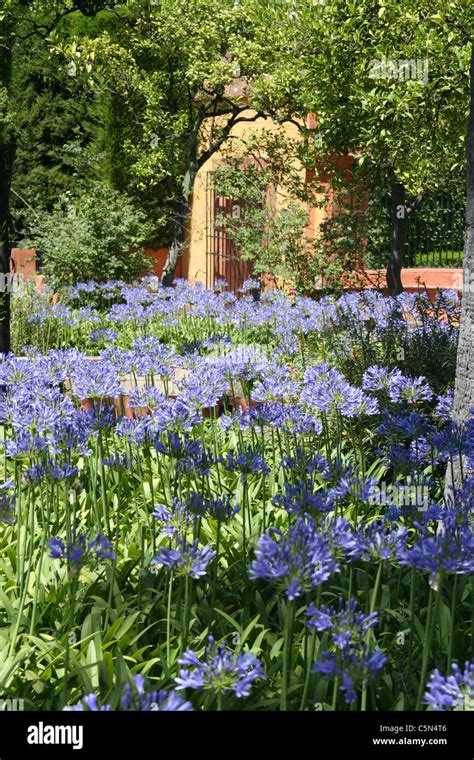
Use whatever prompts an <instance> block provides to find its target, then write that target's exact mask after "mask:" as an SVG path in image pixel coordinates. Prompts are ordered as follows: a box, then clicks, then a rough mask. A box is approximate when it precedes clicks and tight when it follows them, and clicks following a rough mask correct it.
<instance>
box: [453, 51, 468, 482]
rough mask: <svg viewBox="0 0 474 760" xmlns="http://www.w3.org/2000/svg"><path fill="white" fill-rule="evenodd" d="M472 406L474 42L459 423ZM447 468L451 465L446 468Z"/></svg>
mask: <svg viewBox="0 0 474 760" xmlns="http://www.w3.org/2000/svg"><path fill="white" fill-rule="evenodd" d="M473 408H474V45H473V47H472V51H471V106H470V113H469V123H468V128H467V204H466V241H465V246H464V277H463V294H462V308H461V328H460V331H459V343H458V353H457V364H456V383H455V389H454V419H455V421H456V422H458V423H460V424H462V423H463V422H465V421H466V420H467V418H468V417H469V415H470V412H471V411H472V410H473ZM448 469H449V470H450V468H448ZM450 476H451V473H450V472H448V477H447V481H448V482H449V481H451V480H453V481H454V484H455V485H460V468H459V466H456V467H455V470H454V474H453V475H452V476H451V477H450Z"/></svg>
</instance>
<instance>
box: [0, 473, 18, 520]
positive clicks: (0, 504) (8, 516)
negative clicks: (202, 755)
mask: <svg viewBox="0 0 474 760" xmlns="http://www.w3.org/2000/svg"><path fill="white" fill-rule="evenodd" d="M14 487H15V486H14V484H13V480H6V481H5V483H2V484H1V485H0V522H4V523H12V522H13V521H14V519H15V518H14V514H13V510H14V507H15V501H16V493H15V492H14V490H13V489H14Z"/></svg>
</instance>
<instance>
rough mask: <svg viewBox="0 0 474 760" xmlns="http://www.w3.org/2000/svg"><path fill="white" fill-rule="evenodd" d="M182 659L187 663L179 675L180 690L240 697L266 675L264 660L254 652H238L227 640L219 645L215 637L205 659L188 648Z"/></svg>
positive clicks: (184, 663) (181, 662)
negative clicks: (230, 692) (226, 642)
mask: <svg viewBox="0 0 474 760" xmlns="http://www.w3.org/2000/svg"><path fill="white" fill-rule="evenodd" d="M178 662H179V664H180V665H183V666H184V667H183V668H181V670H180V671H179V676H178V677H177V678H175V681H176V684H177V687H176V688H177V689H178V690H179V689H188V688H189V689H198V690H200V691H201V690H208V689H210V690H212V691H214V692H216V693H226V692H228V691H233V692H234V694H235V695H236V696H237V697H247V696H248V694H249V692H250V689H251V687H252V684H253V683H254V681H256V680H257V679H259V678H265V675H264V672H263V667H262V664H261V662H260V660H258V659H257V658H256V657H255V656H254V655H253V654H252V653H251V652H243V653H240V654H236V653H234V652H232V651H231V650H230V649H228V648H227V646H226V644H225V642H224V641H223V642H222V643H221V644H220V645H219V646H218V645H217V644H216V643H215V641H214V638H213V637H212V636H209V643H208V646H207V647H206V651H205V654H204V657H203V658H202V659H199V657H198V656H197V655H196V654H195V653H194V652H193V651H192V650H191V649H187V650H186V652H185V653H184V655H183V656H182V658H181V659H180V660H178Z"/></svg>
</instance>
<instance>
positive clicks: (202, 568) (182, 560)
mask: <svg viewBox="0 0 474 760" xmlns="http://www.w3.org/2000/svg"><path fill="white" fill-rule="evenodd" d="M215 556H216V553H215V551H213V550H212V549H211V548H210V546H203V547H199V545H198V541H197V540H195V541H193V542H192V543H189V542H188V541H185V540H184V539H183V538H181V537H180V538H178V545H177V548H176V549H166V548H164V547H161V548H160V549H158V552H157V554H156V556H155V557H153V560H152V562H153V564H154V565H157V566H158V567H164V568H166V569H167V570H169V571H171V572H173V573H176V574H177V575H190V576H191V577H192V578H201V577H202V576H203V575H205V574H206V572H207V569H208V566H209V563H210V561H211V560H212V559H213V558H214V557H215Z"/></svg>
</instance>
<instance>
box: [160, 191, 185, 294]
mask: <svg viewBox="0 0 474 760" xmlns="http://www.w3.org/2000/svg"><path fill="white" fill-rule="evenodd" d="M188 215H189V196H188V195H186V196H185V195H183V196H182V197H181V198H179V199H178V200H177V201H176V206H175V209H174V211H173V239H172V241H171V245H170V249H169V251H168V256H167V258H166V262H165V265H164V267H163V274H162V275H161V284H162V285H165V286H170V285H171V284H172V282H173V278H174V273H175V271H176V267H177V265H178V259H179V257H180V256H181V254H182V252H183V249H184V245H185V243H186V226H187V222H188Z"/></svg>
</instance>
